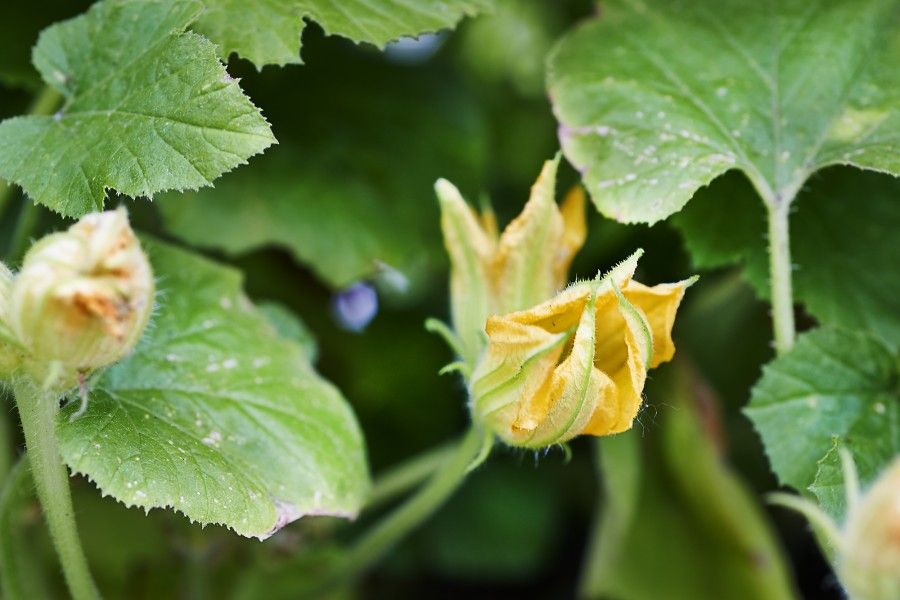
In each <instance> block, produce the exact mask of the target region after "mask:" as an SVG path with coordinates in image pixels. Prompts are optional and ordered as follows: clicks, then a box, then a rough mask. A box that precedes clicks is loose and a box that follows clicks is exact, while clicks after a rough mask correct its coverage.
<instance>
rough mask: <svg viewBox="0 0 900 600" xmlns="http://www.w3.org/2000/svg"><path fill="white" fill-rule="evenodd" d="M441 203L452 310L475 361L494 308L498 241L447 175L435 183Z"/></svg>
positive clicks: (465, 356) (465, 354)
mask: <svg viewBox="0 0 900 600" xmlns="http://www.w3.org/2000/svg"><path fill="white" fill-rule="evenodd" d="M434 189H435V192H437V196H438V200H439V201H440V205H441V230H442V231H443V234H444V245H445V246H446V248H447V253H448V254H449V255H450V312H451V315H452V319H453V328H454V329H455V330H456V333H457V335H458V336H459V338H460V342H461V346H462V350H463V356H462V358H463V360H464V361H465V362H466V363H467V364H469V365H472V364H474V363H475V360H476V359H477V358H478V355H479V354H480V353H481V351H482V349H483V348H484V343H485V342H484V322H485V319H487V317H488V315H490V314H491V313H492V312H494V311H493V309H492V307H491V291H490V289H489V285H490V284H489V280H488V264H489V263H490V261H491V259H492V257H493V255H494V251H495V246H496V243H495V241H494V239H493V238H492V237H491V236H490V234H489V233H488V232H486V231H485V230H484V228H483V227H482V223H481V220H480V219H479V217H478V215H476V214H475V211H474V210H472V208H471V207H470V206H469V205H468V204H467V203H466V201H465V200H463V198H462V195H460V193H459V190H458V189H457V188H456V186H454V185H453V184H452V183H450V182H449V181H447V180H446V179H439V180H438V181H437V183H435V185H434Z"/></svg>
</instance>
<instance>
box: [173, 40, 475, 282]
mask: <svg viewBox="0 0 900 600" xmlns="http://www.w3.org/2000/svg"><path fill="white" fill-rule="evenodd" d="M310 50H311V51H314V52H318V51H319V49H318V48H314V47H312V46H310ZM325 50H327V51H328V55H320V54H315V55H314V56H315V60H313V61H312V63H311V64H310V65H309V66H308V67H305V68H304V69H303V70H302V71H299V72H296V73H287V72H284V71H275V72H273V73H270V74H268V77H267V78H263V79H262V81H263V82H264V83H267V84H270V85H271V86H272V87H273V90H272V92H273V93H275V92H277V93H278V94H279V95H280V94H281V92H280V88H281V84H282V83H283V84H284V85H289V84H290V85H297V86H298V87H299V89H303V90H306V91H305V92H304V93H303V94H298V95H296V96H293V97H290V98H287V99H285V101H284V102H283V104H281V103H279V102H278V101H277V100H276V101H273V103H272V106H271V108H270V109H269V110H270V112H271V113H272V115H273V118H274V119H275V120H276V122H279V123H283V124H284V125H282V126H281V129H280V130H279V137H280V138H281V140H282V144H281V145H280V146H279V147H277V148H273V149H272V150H271V151H269V152H268V153H266V155H265V156H263V157H261V158H260V159H258V160H256V161H254V164H253V165H252V166H250V167H249V168H247V169H241V170H240V171H238V172H236V173H233V174H230V175H228V176H226V177H224V178H223V179H222V180H221V181H220V182H218V183H217V184H216V187H215V189H208V190H202V191H200V192H197V193H189V194H184V195H174V194H173V195H167V196H164V197H162V198H160V200H159V202H158V203H157V205H158V207H159V209H160V211H161V213H162V216H163V220H164V223H165V225H166V227H167V229H168V230H169V231H170V232H172V233H174V234H175V235H177V236H178V237H181V238H183V239H185V240H187V241H189V242H190V243H191V244H194V245H199V246H203V247H210V248H216V249H220V250H224V251H225V252H227V253H229V254H242V253H245V252H247V251H249V250H252V249H255V248H258V247H260V246H265V245H278V246H281V247H284V248H286V249H288V250H289V251H290V252H291V253H292V254H293V255H294V257H296V258H297V259H298V260H299V261H300V262H302V263H304V264H306V265H309V266H310V267H311V268H312V269H313V271H315V273H316V275H317V276H318V277H319V278H320V279H322V280H323V281H325V282H326V283H328V284H329V285H331V286H332V287H343V286H346V285H348V284H350V283H352V282H355V281H357V280H359V279H362V278H367V277H371V276H373V275H377V274H378V273H379V272H383V270H384V269H385V266H390V267H391V268H393V269H396V270H398V271H400V272H401V273H403V275H404V276H405V277H406V279H407V280H409V281H410V283H411V284H412V286H411V287H412V288H415V287H416V286H417V284H421V283H423V282H424V281H425V280H426V276H427V275H428V274H429V273H431V272H433V271H434V268H435V265H436V264H441V263H442V261H443V260H444V252H443V249H442V248H441V245H440V232H439V229H438V222H439V216H438V211H437V201H436V200H435V197H434V189H433V186H434V181H435V180H436V179H438V178H439V177H447V178H450V179H452V180H453V181H455V182H461V184H462V185H463V186H464V187H466V186H468V187H469V189H472V188H474V185H473V184H472V183H473V182H475V181H480V180H481V177H480V175H481V172H482V169H483V164H484V162H485V159H486V155H487V148H486V145H487V142H486V138H487V134H486V131H485V126H484V123H483V120H482V118H481V113H480V112H479V110H478V108H477V106H476V105H475V103H474V102H473V100H472V98H471V97H470V96H469V95H467V94H466V93H464V91H463V90H462V89H460V88H461V83H460V81H459V79H458V78H457V77H454V76H453V75H452V73H447V72H441V71H437V70H436V69H435V68H431V67H423V68H411V67H397V66H393V65H390V64H386V63H385V62H384V61H383V60H382V59H381V57H378V56H374V57H372V56H360V54H359V53H358V52H355V51H352V50H353V49H352V48H350V50H351V51H349V52H347V51H344V50H343V49H341V48H335V47H334V44H329V45H328V46H327V47H326V49H325ZM323 54H324V53H323ZM335 72H340V73H341V74H342V75H341V77H334V73H335ZM288 78H289V79H290V82H287V81H286V80H287V79H288ZM264 91H268V90H265V89H264ZM361 94H364V95H365V102H360V101H359V98H360V95H361ZM296 114H304V115H315V118H313V119H302V120H297V119H296V117H295V116H294V115H296ZM373 115H377V118H373ZM473 191H474V190H473Z"/></svg>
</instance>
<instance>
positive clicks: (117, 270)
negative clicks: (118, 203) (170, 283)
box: [8, 209, 154, 384]
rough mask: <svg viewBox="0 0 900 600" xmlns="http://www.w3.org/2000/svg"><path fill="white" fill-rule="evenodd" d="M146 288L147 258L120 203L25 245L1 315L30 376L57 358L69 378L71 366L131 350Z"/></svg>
mask: <svg viewBox="0 0 900 600" xmlns="http://www.w3.org/2000/svg"><path fill="white" fill-rule="evenodd" d="M153 292H154V281H153V274H152V272H151V269H150V263H149V262H148V260H147V257H146V255H144V253H143V251H142V250H141V246H140V242H139V241H138V239H137V237H135V235H134V232H133V231H132V229H131V226H130V225H129V223H128V215H127V213H126V212H125V210H124V209H119V210H116V211H108V212H102V213H93V214H90V215H87V216H85V217H84V218H82V219H81V220H80V221H78V222H77V223H76V224H74V225H73V226H72V227H70V228H69V230H68V231H65V232H62V233H56V234H52V235H48V236H46V237H44V238H43V239H41V240H39V241H38V242H37V243H35V244H34V246H32V247H31V249H30V250H29V251H28V253H27V254H26V255H25V259H24V261H23V263H22V269H21V270H20V271H19V273H18V274H17V275H16V276H15V278H14V280H13V283H12V289H11V296H10V303H9V318H8V321H9V325H10V327H11V329H12V331H13V333H14V335H15V337H16V339H17V341H18V343H19V344H20V345H21V347H22V348H24V350H25V351H26V353H27V355H28V363H29V369H30V370H31V371H32V375H33V376H35V377H43V376H45V375H46V374H47V372H48V371H51V370H52V367H51V366H50V365H58V368H60V369H61V371H62V372H61V373H60V376H61V377H62V379H63V382H64V383H66V384H70V383H71V381H70V380H71V378H72V375H73V373H76V372H86V371H89V370H93V369H97V368H100V367H103V366H106V365H108V364H111V363H113V362H116V361H117V360H119V359H121V358H123V357H124V356H125V355H126V354H127V353H128V352H130V351H131V349H132V348H133V347H134V345H135V344H136V343H137V340H138V339H139V338H140V336H141V334H142V333H143V331H144V328H145V327H146V325H147V321H148V320H149V318H150V313H151V312H152V308H153Z"/></svg>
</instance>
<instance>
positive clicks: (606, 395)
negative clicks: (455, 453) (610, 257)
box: [470, 252, 692, 448]
mask: <svg viewBox="0 0 900 600" xmlns="http://www.w3.org/2000/svg"><path fill="white" fill-rule="evenodd" d="M639 256H640V253H639V252H638V253H635V254H634V255H633V256H632V257H631V258H629V259H628V260H626V261H625V262H623V263H622V264H620V265H618V266H617V267H616V268H614V269H613V270H612V271H610V273H608V274H607V275H606V276H605V277H602V278H598V279H597V280H595V281H592V282H581V283H577V284H574V285H572V286H570V287H569V288H568V289H566V290H565V291H563V292H562V293H560V294H558V295H557V296H556V297H555V298H552V299H551V300H548V301H546V302H543V303H541V304H538V305H537V306H534V307H532V308H529V309H527V310H522V311H517V312H513V313H510V314H506V315H501V316H494V317H490V318H489V319H488V321H487V328H486V332H487V337H488V347H487V350H486V351H485V353H484V354H483V355H482V357H481V358H480V359H479V361H478V365H477V367H476V369H475V371H474V373H473V374H472V377H471V381H470V396H471V399H472V411H473V417H474V418H475V420H476V421H478V422H479V423H482V424H483V425H484V426H486V427H488V428H489V429H491V430H492V431H493V432H494V433H496V434H497V436H499V437H500V438H501V439H503V440H504V441H505V442H507V443H508V444H511V445H515V446H523V447H530V448H538V447H544V446H548V445H551V444H555V443H561V442H565V441H567V440H570V439H571V438H573V437H575V436H577V435H580V434H590V435H609V434H613V433H619V432H621V431H625V430H627V429H629V428H630V427H631V425H632V423H633V422H634V419H635V417H636V416H637V413H638V410H639V408H640V405H641V400H642V398H641V394H642V391H643V388H644V382H645V380H646V378H647V370H648V369H650V368H653V367H656V366H657V365H659V364H660V363H662V362H665V361H668V360H671V358H672V356H673V355H674V353H675V346H674V344H673V343H672V337H671V333H672V326H673V324H674V321H675V314H676V312H677V310H678V306H679V304H680V303H681V299H682V296H683V295H684V290H685V288H686V287H687V286H688V285H690V283H692V280H686V281H682V282H679V283H673V284H662V285H657V286H654V287H647V286H644V285H642V284H640V283H637V282H636V281H633V280H632V276H633V274H634V270H635V268H636V266H637V260H638V258H639Z"/></svg>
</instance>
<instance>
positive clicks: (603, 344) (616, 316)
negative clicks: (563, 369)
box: [583, 285, 653, 435]
mask: <svg viewBox="0 0 900 600" xmlns="http://www.w3.org/2000/svg"><path fill="white" fill-rule="evenodd" d="M613 291H614V293H615V296H616V301H615V302H607V303H606V304H605V305H604V306H600V305H599V301H600V299H598V308H597V343H596V347H597V350H596V356H595V358H594V365H595V366H596V367H597V368H598V369H600V370H601V371H602V372H604V373H606V374H607V375H608V376H609V377H610V378H611V379H612V381H613V382H614V383H615V386H616V394H615V395H614V396H613V397H611V398H609V399H608V401H606V402H602V403H598V405H597V408H596V409H595V410H594V414H593V415H592V416H591V419H590V422H589V423H588V424H587V426H586V427H585V428H584V431H583V433H588V434H591V435H609V434H613V433H619V432H622V431H626V430H627V429H630V428H631V425H632V423H633V422H634V418H635V417H636V416H637V413H638V410H639V409H640V406H641V401H642V398H641V393H642V392H643V390H644V383H645V381H646V379H647V368H648V365H649V364H650V362H651V360H652V358H653V338H652V336H651V334H650V325H649V322H648V321H647V317H646V316H645V315H644V313H643V312H642V311H641V310H640V309H639V308H637V307H636V306H634V305H633V304H632V303H631V302H629V301H628V299H627V298H626V297H625V296H624V294H622V292H621V291H620V289H619V286H617V285H613Z"/></svg>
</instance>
